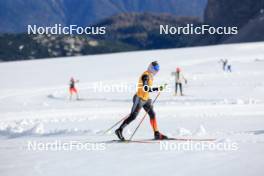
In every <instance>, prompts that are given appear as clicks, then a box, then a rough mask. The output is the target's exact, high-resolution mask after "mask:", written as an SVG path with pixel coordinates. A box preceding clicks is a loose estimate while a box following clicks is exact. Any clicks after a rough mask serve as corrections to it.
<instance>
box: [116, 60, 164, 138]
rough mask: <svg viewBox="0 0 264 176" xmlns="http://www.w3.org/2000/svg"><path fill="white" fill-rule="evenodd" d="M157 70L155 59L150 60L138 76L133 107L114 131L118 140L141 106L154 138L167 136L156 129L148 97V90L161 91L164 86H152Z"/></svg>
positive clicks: (154, 117) (157, 65) (153, 113)
mask: <svg viewBox="0 0 264 176" xmlns="http://www.w3.org/2000/svg"><path fill="white" fill-rule="evenodd" d="M158 71H159V64H158V63H157V62H156V61H155V62H152V63H151V64H150V65H149V67H148V69H147V71H145V72H144V73H143V74H142V75H141V76H140V78H139V81H138V88H137V93H136V95H134V98H133V107H132V109H131V113H130V115H129V116H128V118H127V119H125V120H124V121H123V123H122V124H121V126H120V127H119V128H118V129H117V130H116V131H115V133H116V135H117V136H118V138H119V139H120V140H125V138H124V137H123V134H122V132H123V129H124V128H125V127H126V126H127V125H128V124H129V123H130V122H132V121H133V120H135V119H136V117H137V115H138V113H139V112H140V110H141V108H142V107H143V108H144V110H145V111H146V112H147V113H148V115H149V117H150V124H151V127H152V129H153V132H154V138H155V139H156V140H162V139H167V136H165V135H163V134H161V133H160V132H159V130H158V126H157V121H156V114H155V112H154V110H153V105H152V100H151V99H150V97H149V92H153V91H162V90H163V89H164V87H165V86H160V87H152V84H153V77H154V75H155V74H156V73H158Z"/></svg>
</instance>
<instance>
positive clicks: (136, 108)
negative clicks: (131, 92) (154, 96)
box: [119, 95, 156, 130]
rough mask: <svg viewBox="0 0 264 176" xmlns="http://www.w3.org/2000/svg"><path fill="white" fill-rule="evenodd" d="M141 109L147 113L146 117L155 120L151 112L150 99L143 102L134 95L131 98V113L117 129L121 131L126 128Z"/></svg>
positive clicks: (153, 113) (152, 111)
mask: <svg viewBox="0 0 264 176" xmlns="http://www.w3.org/2000/svg"><path fill="white" fill-rule="evenodd" d="M142 107H143V108H144V110H145V111H146V112H147V113H148V115H149V117H150V118H151V119H152V118H153V119H154V118H155V116H156V115H155V112H154V110H153V106H152V101H151V99H149V100H147V101H143V100H142V99H140V98H139V97H138V96H137V95H135V96H134V98H133V107H132V109H131V113H130V115H129V116H128V118H127V119H125V120H124V122H123V123H122V124H121V126H120V127H119V128H120V129H122V130H123V128H124V127H126V126H127V125H128V124H129V123H130V122H132V121H133V120H135V119H136V117H137V115H138V113H139V112H140V110H141V108H142Z"/></svg>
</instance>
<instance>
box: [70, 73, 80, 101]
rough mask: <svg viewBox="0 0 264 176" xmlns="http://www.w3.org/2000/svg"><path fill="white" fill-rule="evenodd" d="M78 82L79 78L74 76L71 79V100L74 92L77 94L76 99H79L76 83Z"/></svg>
mask: <svg viewBox="0 0 264 176" xmlns="http://www.w3.org/2000/svg"><path fill="white" fill-rule="evenodd" d="M78 82H79V80H75V79H74V78H71V79H70V87H69V92H70V100H72V95H73V94H76V99H77V100H79V94H78V90H77V89H76V87H75V83H78Z"/></svg>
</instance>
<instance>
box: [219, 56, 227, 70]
mask: <svg viewBox="0 0 264 176" xmlns="http://www.w3.org/2000/svg"><path fill="white" fill-rule="evenodd" d="M220 63H222V69H223V71H226V66H227V63H228V60H227V59H221V60H220Z"/></svg>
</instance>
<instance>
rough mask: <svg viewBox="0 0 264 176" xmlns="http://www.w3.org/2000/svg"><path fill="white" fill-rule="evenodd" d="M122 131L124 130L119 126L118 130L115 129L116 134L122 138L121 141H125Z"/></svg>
mask: <svg viewBox="0 0 264 176" xmlns="http://www.w3.org/2000/svg"><path fill="white" fill-rule="evenodd" d="M122 131H123V130H122V129H119V128H118V129H117V130H115V134H116V135H117V137H118V139H120V140H121V141H125V138H124V136H123V134H122Z"/></svg>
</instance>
